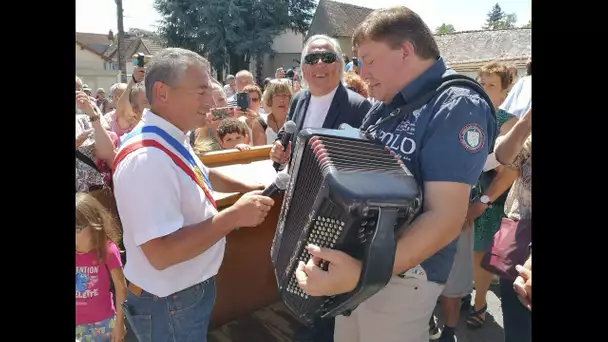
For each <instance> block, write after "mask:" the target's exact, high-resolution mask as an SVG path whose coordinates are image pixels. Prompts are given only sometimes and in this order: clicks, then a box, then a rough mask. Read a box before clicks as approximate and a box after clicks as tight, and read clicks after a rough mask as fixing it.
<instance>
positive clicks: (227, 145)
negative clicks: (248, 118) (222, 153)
mask: <svg viewBox="0 0 608 342" xmlns="http://www.w3.org/2000/svg"><path fill="white" fill-rule="evenodd" d="M248 133H249V127H247V124H246V123H245V122H243V121H242V120H239V119H237V118H226V119H224V120H222V122H221V123H220V125H219V126H218V127H217V135H218V138H219V139H220V141H219V143H220V146H222V148H223V149H225V150H229V149H233V148H235V149H237V150H239V151H247V150H250V149H251V146H249V140H250V138H249V134H248Z"/></svg>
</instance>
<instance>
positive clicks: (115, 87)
mask: <svg viewBox="0 0 608 342" xmlns="http://www.w3.org/2000/svg"><path fill="white" fill-rule="evenodd" d="M117 90H120V91H122V92H123V93H124V91H125V90H127V84H126V83H114V84H112V86H111V87H110V97H114V93H115V92H116V91H117ZM116 101H118V99H116Z"/></svg>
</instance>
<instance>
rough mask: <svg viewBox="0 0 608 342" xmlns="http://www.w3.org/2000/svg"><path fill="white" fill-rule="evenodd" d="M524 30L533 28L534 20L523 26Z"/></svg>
mask: <svg viewBox="0 0 608 342" xmlns="http://www.w3.org/2000/svg"><path fill="white" fill-rule="evenodd" d="M522 28H532V19H530V20H529V21H528V23H527V24H526V25H524V26H522Z"/></svg>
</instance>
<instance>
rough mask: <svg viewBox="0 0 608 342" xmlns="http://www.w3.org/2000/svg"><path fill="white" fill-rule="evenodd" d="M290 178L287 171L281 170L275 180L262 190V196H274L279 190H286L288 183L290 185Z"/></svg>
mask: <svg viewBox="0 0 608 342" xmlns="http://www.w3.org/2000/svg"><path fill="white" fill-rule="evenodd" d="M289 178H290V177H289V175H288V174H287V173H284V172H279V174H277V178H276V179H275V180H274V182H273V183H272V184H270V185H269V186H268V187H267V188H266V189H264V191H262V196H267V197H272V196H274V195H276V194H278V193H279V192H283V191H285V189H287V185H289Z"/></svg>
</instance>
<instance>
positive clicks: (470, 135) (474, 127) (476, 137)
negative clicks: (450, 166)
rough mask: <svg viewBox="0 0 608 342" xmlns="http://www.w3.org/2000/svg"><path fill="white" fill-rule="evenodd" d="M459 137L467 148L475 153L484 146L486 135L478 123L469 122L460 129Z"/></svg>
mask: <svg viewBox="0 0 608 342" xmlns="http://www.w3.org/2000/svg"><path fill="white" fill-rule="evenodd" d="M459 139H460V144H461V145H462V147H464V149H465V150H467V151H469V152H471V153H475V152H477V151H479V150H481V148H482V147H483V145H484V143H485V139H486V136H485V134H484V133H483V130H482V129H481V127H480V126H479V125H478V124H468V125H466V126H464V127H463V128H462V129H461V130H460V136H459Z"/></svg>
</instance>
